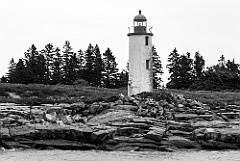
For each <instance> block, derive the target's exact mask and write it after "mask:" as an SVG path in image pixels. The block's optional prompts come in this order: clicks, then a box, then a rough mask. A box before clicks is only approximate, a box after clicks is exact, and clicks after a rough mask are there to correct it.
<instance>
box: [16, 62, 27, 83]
mask: <svg viewBox="0 0 240 161" xmlns="http://www.w3.org/2000/svg"><path fill="white" fill-rule="evenodd" d="M15 76H16V82H15V83H19V84H28V83H29V80H28V79H29V75H28V73H27V69H26V67H25V65H24V62H23V60H22V59H19V60H18V63H17V64H16V69H15Z"/></svg>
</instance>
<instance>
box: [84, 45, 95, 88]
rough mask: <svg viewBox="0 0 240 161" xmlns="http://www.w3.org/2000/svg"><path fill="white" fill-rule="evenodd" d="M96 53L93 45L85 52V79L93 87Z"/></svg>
mask: <svg viewBox="0 0 240 161" xmlns="http://www.w3.org/2000/svg"><path fill="white" fill-rule="evenodd" d="M94 59H95V58H94V53H93V46H92V45H91V44H89V45H88V48H87V50H86V51H85V61H86V64H85V68H86V69H85V71H84V79H85V80H86V81H87V82H88V83H89V84H90V85H93V80H94V72H93V63H94Z"/></svg>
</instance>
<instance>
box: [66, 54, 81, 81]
mask: <svg viewBox="0 0 240 161" xmlns="http://www.w3.org/2000/svg"><path fill="white" fill-rule="evenodd" d="M78 64H79V62H78V58H77V54H76V53H73V52H72V54H71V55H70V59H69V69H68V70H69V71H68V72H69V84H71V85H72V84H73V83H74V82H75V81H76V80H77V78H78V71H79V66H78Z"/></svg>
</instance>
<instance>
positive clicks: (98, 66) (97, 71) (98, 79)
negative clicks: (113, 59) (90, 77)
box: [93, 44, 103, 87]
mask: <svg viewBox="0 0 240 161" xmlns="http://www.w3.org/2000/svg"><path fill="white" fill-rule="evenodd" d="M93 53H94V56H95V60H94V68H93V72H94V75H95V77H94V81H93V85H94V86H98V87H100V86H101V85H102V72H103V60H102V55H101V53H100V49H99V47H98V45H97V44H96V46H95V47H94V49H93Z"/></svg>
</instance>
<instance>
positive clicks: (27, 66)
mask: <svg viewBox="0 0 240 161" xmlns="http://www.w3.org/2000/svg"><path fill="white" fill-rule="evenodd" d="M127 77H128V73H127V71H126V70H122V71H121V72H118V68H117V63H116V60H115V57H114V55H113V53H112V51H111V49H110V48H107V50H106V51H105V52H104V53H103V54H102V53H101V52H100V49H99V46H98V45H97V44H96V45H95V46H92V44H89V45H88V47H87V49H86V51H83V50H81V49H80V50H78V51H77V52H74V51H73V49H72V47H71V44H70V42H69V41H65V43H64V45H63V49H62V50H61V49H60V48H59V47H56V48H55V47H54V45H53V44H52V43H49V44H47V45H45V46H44V49H42V50H37V47H36V46H35V45H34V44H33V45H31V47H29V49H28V50H27V51H26V52H25V53H24V58H22V59H19V60H18V62H15V61H14V59H13V58H12V59H11V61H10V64H9V68H8V73H7V74H6V76H5V77H4V76H3V77H2V82H8V83H19V84H31V83H37V84H49V85H55V84H65V85H73V84H82V85H90V86H96V87H106V88H119V87H124V86H126V85H127V84H126V83H127V79H128V78H127Z"/></svg>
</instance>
